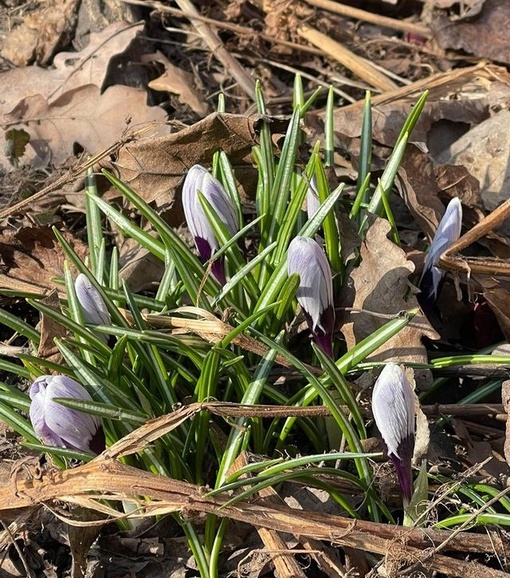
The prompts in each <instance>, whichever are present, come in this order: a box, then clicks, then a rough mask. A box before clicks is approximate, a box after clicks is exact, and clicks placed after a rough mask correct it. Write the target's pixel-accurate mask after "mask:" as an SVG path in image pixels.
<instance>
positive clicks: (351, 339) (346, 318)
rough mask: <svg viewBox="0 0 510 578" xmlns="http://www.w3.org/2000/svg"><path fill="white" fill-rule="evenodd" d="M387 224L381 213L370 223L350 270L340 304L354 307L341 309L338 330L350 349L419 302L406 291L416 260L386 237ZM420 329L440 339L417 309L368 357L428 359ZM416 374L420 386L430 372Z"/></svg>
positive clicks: (422, 385)
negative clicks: (358, 259) (358, 260)
mask: <svg viewBox="0 0 510 578" xmlns="http://www.w3.org/2000/svg"><path fill="white" fill-rule="evenodd" d="M390 230H391V226H390V224H389V223H388V221H386V220H385V219H380V218H376V219H375V220H374V221H373V223H372V224H371V225H370V227H369V229H368V231H367V234H366V238H365V242H364V243H363V244H362V246H361V264H360V266H359V267H357V268H356V269H355V270H354V271H353V272H352V274H351V279H352V290H351V291H350V292H348V291H346V292H345V293H346V294H345V296H344V298H343V299H342V305H344V306H347V305H348V306H350V307H353V308H354V309H355V310H356V311H355V312H354V313H344V314H343V315H342V318H341V331H342V333H343V334H344V337H345V339H346V342H347V348H348V349H352V348H353V347H354V346H355V345H356V344H357V343H359V342H360V341H361V340H362V339H364V338H365V337H368V336H369V335H371V334H372V333H373V332H374V331H376V330H377V329H379V328H380V327H381V326H382V325H384V324H385V323H387V322H388V321H389V319H390V318H392V317H394V316H396V315H397V314H398V313H399V312H401V311H407V310H409V309H412V308H415V307H418V302H417V301H416V297H415V296H414V295H411V294H410V284H409V280H408V278H409V276H410V275H411V274H412V273H413V272H414V265H413V264H412V263H411V261H409V260H408V259H407V257H406V255H405V253H404V251H403V250H402V249H400V248H399V247H397V246H396V245H395V244H394V243H393V242H392V241H390V239H388V237H387V235H388V233H389V232H390ZM357 310H363V311H359V312H358V311H357ZM374 314H375V315H374ZM424 335H426V336H427V337H428V338H429V339H439V336H438V334H437V333H436V332H435V331H434V330H433V329H432V327H431V326H430V324H429V322H428V321H427V319H426V317H425V316H424V315H422V314H418V315H416V316H415V317H414V318H413V320H412V321H411V323H410V324H409V325H408V326H407V327H404V329H402V330H401V331H400V332H399V333H397V335H395V336H394V337H392V338H391V339H390V340H388V341H387V342H386V343H385V344H384V345H382V346H381V347H380V348H379V349H378V350H377V351H375V352H374V353H373V354H372V355H371V356H370V359H372V360H381V361H389V360H390V359H391V360H396V361H398V362H400V363H405V362H413V363H426V362H427V351H426V349H425V347H424V346H423V343H422V337H423V336H424ZM415 378H416V383H417V387H418V388H423V387H425V386H426V384H427V381H428V372H420V371H416V372H415Z"/></svg>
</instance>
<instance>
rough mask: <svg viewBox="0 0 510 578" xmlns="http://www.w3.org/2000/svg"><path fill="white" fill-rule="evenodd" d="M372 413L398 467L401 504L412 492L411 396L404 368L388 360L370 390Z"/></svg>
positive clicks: (412, 397) (412, 405)
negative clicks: (371, 391)
mask: <svg viewBox="0 0 510 578" xmlns="http://www.w3.org/2000/svg"><path fill="white" fill-rule="evenodd" d="M372 413H373V416H374V419H375V423H376V425H377V427H378V428H379V431H380V432H381V435H382V438H383V440H384V442H385V444H386V447H387V448H388V457H389V458H390V459H391V461H392V462H393V464H394V466H395V469H396V470H397V476H398V481H399V484H400V489H401V490H402V496H403V498H404V504H408V503H409V502H410V500H411V496H412V494H413V479H412V473H411V460H412V457H413V452H414V427H415V426H414V422H415V412H414V395H413V391H412V389H411V385H410V384H409V381H408V380H407V377H406V375H405V373H404V370H403V369H402V367H401V366H400V365H397V364H396V363H388V364H387V365H386V366H385V367H384V369H383V370H382V371H381V374H380V375H379V377H378V379H377V381H376V382H375V385H374V391H373V393H372Z"/></svg>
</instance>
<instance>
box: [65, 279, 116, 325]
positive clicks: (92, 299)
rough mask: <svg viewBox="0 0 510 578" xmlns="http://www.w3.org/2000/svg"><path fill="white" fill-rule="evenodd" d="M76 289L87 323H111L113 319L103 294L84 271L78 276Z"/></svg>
mask: <svg viewBox="0 0 510 578" xmlns="http://www.w3.org/2000/svg"><path fill="white" fill-rule="evenodd" d="M74 290H75V291H76V297H77V299H78V301H79V303H80V306H81V308H82V311H83V317H84V319H85V323H90V324H91V325H110V324H111V322H112V320H111V317H110V314H109V313H108V309H107V307H106V304H105V302H104V301H103V298H102V297H101V294H100V293H99V291H98V290H97V289H96V288H95V287H94V285H92V283H91V282H90V280H89V278H88V277H87V276H86V275H84V274H83V273H80V274H79V275H78V277H76V281H75V282H74Z"/></svg>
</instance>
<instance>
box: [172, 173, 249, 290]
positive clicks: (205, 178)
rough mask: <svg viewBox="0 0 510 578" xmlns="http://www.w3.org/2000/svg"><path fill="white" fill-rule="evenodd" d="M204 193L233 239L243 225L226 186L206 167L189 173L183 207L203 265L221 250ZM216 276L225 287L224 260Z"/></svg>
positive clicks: (218, 264) (215, 265) (219, 261)
mask: <svg viewBox="0 0 510 578" xmlns="http://www.w3.org/2000/svg"><path fill="white" fill-rule="evenodd" d="M199 191H200V192H201V193H202V194H203V195H204V197H205V199H206V200H207V201H208V202H209V204H210V205H211V207H212V208H213V209H214V210H215V212H216V214H217V215H218V218H219V219H220V221H221V222H222V223H223V224H224V225H225V228H226V229H227V231H228V232H229V233H230V235H232V236H233V235H235V234H236V233H237V232H238V230H239V222H238V220H237V215H236V212H235V209H234V206H233V205H232V202H231V200H230V198H229V196H228V195H227V193H226V191H225V189H224V188H223V186H222V184H221V183H220V182H219V181H218V180H217V179H215V178H214V177H213V176H212V175H211V174H210V173H209V172H208V171H207V170H206V169H204V167H201V166H200V165H194V166H192V167H191V169H190V170H189V172H188V174H187V175H186V178H185V179H184V184H183V188H182V205H183V209H184V216H185V218H186V223H187V225H188V228H189V230H190V232H191V234H192V235H193V239H194V241H195V245H196V247H197V250H198V253H199V255H200V257H201V259H202V260H203V261H208V260H209V259H210V258H211V257H212V256H213V254H214V253H215V252H216V251H217V250H218V249H219V243H218V241H217V239H216V235H215V234H214V231H213V228H212V227H211V224H210V222H209V219H208V218H207V216H206V214H205V212H204V209H203V207H202V203H201V202H200V198H199V196H198V192H199ZM212 273H213V275H214V276H215V277H216V279H217V280H218V282H219V283H221V284H222V285H224V284H225V272H224V268H223V260H222V259H217V260H215V261H214V263H213V265H212Z"/></svg>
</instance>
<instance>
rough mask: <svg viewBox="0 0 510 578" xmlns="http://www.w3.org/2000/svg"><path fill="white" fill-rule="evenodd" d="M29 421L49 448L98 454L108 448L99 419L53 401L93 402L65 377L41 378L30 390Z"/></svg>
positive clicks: (83, 389)
mask: <svg viewBox="0 0 510 578" xmlns="http://www.w3.org/2000/svg"><path fill="white" fill-rule="evenodd" d="M29 396H30V399H31V400H32V403H31V404H30V413H29V415H30V421H31V422H32V426H33V428H34V431H35V433H36V435H37V437H39V439H40V440H41V441H42V442H43V443H44V444H46V445H48V446H55V447H59V448H68V449H74V450H80V451H83V452H87V453H89V454H99V453H101V452H102V451H103V450H104V448H105V439H104V432H103V428H102V425H101V421H100V419H99V418H98V417H97V416H94V415H90V414H87V413H83V412H81V411H78V410H75V409H71V408H68V407H64V406H63V405H60V404H59V403H57V402H55V401H53V399H54V398H55V397H68V398H74V399H79V400H84V401H92V397H91V396H90V395H89V393H88V392H87V390H86V389H85V388H84V387H83V386H82V385H80V384H79V383H78V382H77V381H75V380H74V379H72V378H71V377H68V376H66V375H42V376H41V377H38V378H37V379H36V380H35V381H34V383H33V384H32V385H31V386H30V391H29Z"/></svg>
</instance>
